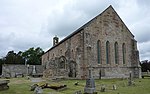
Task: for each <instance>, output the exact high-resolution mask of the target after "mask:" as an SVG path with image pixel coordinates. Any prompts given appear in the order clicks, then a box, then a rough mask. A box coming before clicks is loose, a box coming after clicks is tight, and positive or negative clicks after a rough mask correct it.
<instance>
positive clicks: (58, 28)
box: [0, 0, 150, 60]
mask: <svg viewBox="0 0 150 94" xmlns="http://www.w3.org/2000/svg"><path fill="white" fill-rule="evenodd" d="M110 4H111V5H112V6H113V7H114V9H115V10H116V11H117V12H118V14H119V15H120V17H121V18H122V20H123V21H124V22H125V24H126V25H127V26H128V27H129V29H130V30H131V32H132V33H133V34H134V35H135V38H136V39H137V40H138V44H139V50H140V56H141V60H143V59H149V60H150V58H149V57H148V55H149V52H150V51H149V50H148V48H146V47H145V46H147V47H148V46H149V45H150V44H149V43H150V38H149V37H148V35H149V34H150V33H149V30H150V26H149V22H150V12H149V8H150V6H149V4H150V2H149V1H142V2H141V0H130V2H127V1H126V0H92V1H87V0H0V33H1V34H0V45H1V46H0V48H1V50H0V56H5V54H6V53H7V52H8V51H9V50H15V51H19V50H25V49H28V48H30V47H33V46H34V47H37V46H40V47H42V48H43V49H48V48H50V47H51V46H52V37H53V36H55V35H58V36H59V37H60V38H61V39H62V38H63V37H65V36H67V35H69V34H70V33H72V32H73V31H75V30H76V29H77V28H79V27H80V26H82V25H83V24H84V23H86V22H87V21H89V20H90V19H92V18H93V17H95V16H96V15H98V14H99V13H101V12H102V11H103V10H104V9H106V8H107V7H108V6H109V5H110Z"/></svg>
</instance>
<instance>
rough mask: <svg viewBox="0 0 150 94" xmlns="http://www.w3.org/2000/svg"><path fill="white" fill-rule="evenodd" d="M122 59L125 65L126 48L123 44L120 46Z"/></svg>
mask: <svg viewBox="0 0 150 94" xmlns="http://www.w3.org/2000/svg"><path fill="white" fill-rule="evenodd" d="M122 57H123V64H125V62H126V60H125V58H126V47H125V43H123V44H122Z"/></svg>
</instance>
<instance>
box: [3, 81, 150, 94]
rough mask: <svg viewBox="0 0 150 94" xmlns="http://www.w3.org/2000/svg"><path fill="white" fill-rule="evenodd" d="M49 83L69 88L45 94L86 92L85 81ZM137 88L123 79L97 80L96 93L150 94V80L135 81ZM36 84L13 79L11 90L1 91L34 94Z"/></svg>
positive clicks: (14, 93) (10, 93)
mask: <svg viewBox="0 0 150 94" xmlns="http://www.w3.org/2000/svg"><path fill="white" fill-rule="evenodd" d="M46 82H47V83H60V84H66V85H67V88H66V89H64V90H59V91H56V90H52V89H49V88H47V89H43V94H74V92H75V91H79V90H81V91H82V92H83V91H84V86H85V80H61V81H55V82H52V81H46ZM75 82H79V85H77V86H75V85H74V83H75ZM134 82H135V86H128V80H121V79H102V80H95V84H96V91H97V92H98V94H150V78H145V79H135V80H134ZM32 84H34V83H33V82H31V81H30V80H27V79H26V78H11V79H10V83H9V89H8V90H3V91H0V94H34V92H33V91H30V86H31V85H32ZM102 84H104V85H105V86H106V92H100V88H101V85H102ZM113 84H115V85H116V86H117V90H112V86H113Z"/></svg>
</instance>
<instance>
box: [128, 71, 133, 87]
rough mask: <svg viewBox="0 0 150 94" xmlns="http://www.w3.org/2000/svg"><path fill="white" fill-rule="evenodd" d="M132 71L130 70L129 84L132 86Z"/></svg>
mask: <svg viewBox="0 0 150 94" xmlns="http://www.w3.org/2000/svg"><path fill="white" fill-rule="evenodd" d="M132 82H133V81H132V72H131V71H130V73H129V80H128V85H129V86H131V85H132V84H133V83H132Z"/></svg>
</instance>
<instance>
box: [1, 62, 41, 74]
mask: <svg viewBox="0 0 150 94" xmlns="http://www.w3.org/2000/svg"><path fill="white" fill-rule="evenodd" d="M33 66H34V65H29V68H27V66H25V65H11V64H5V65H2V76H3V77H15V76H16V75H18V74H23V75H24V76H25V75H27V73H28V74H29V75H32V70H33ZM35 69H36V72H37V73H43V70H44V67H43V66H42V65H35Z"/></svg>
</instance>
